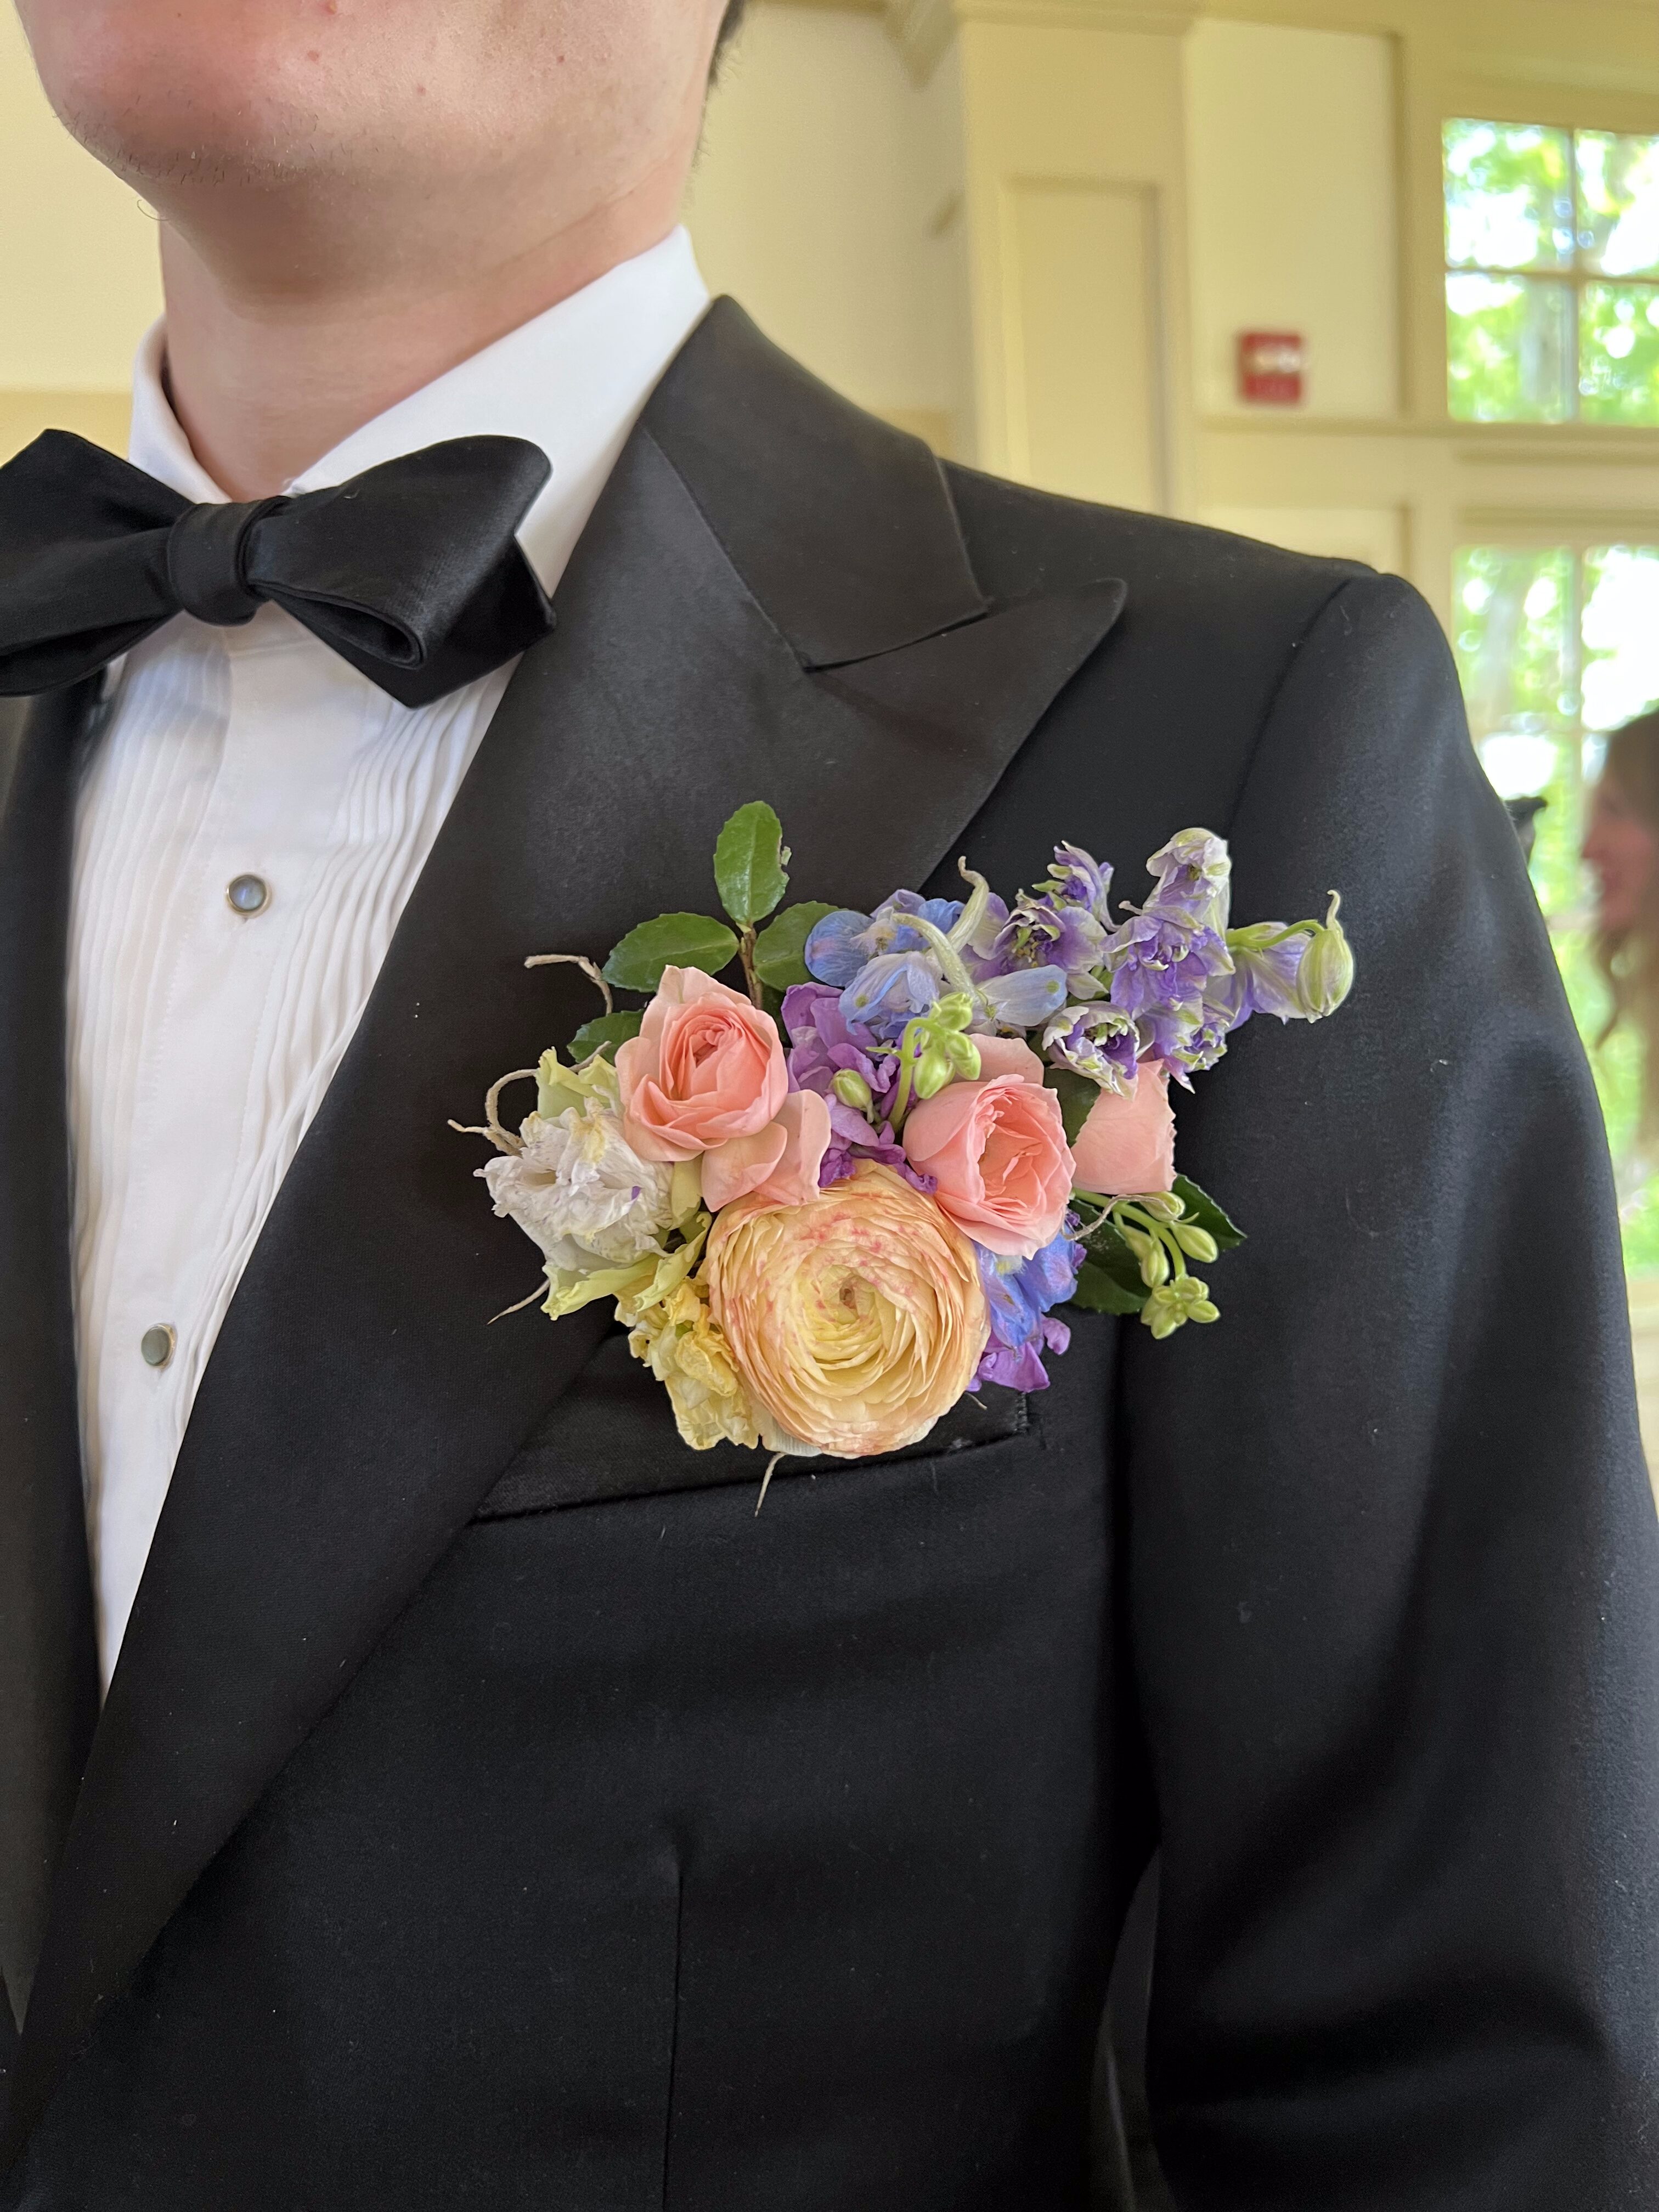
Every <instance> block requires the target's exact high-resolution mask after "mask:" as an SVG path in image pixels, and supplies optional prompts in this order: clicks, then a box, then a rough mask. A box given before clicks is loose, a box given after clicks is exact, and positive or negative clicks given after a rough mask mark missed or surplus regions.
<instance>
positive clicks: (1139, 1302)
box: [1071, 1260, 1146, 1314]
mask: <svg viewBox="0 0 1659 2212" xmlns="http://www.w3.org/2000/svg"><path fill="white" fill-rule="evenodd" d="M1071 1302H1072V1304H1073V1305H1074V1306H1081V1307H1082V1308H1083V1310H1084V1311H1085V1313H1108V1314H1138V1313H1139V1311H1140V1309H1141V1308H1142V1306H1144V1305H1145V1304H1146V1285H1145V1284H1144V1283H1143V1282H1141V1281H1139V1279H1137V1280H1136V1283H1135V1286H1134V1288H1133V1290H1130V1289H1128V1288H1127V1286H1126V1285H1123V1284H1121V1283H1120V1282H1119V1281H1118V1279H1117V1278H1116V1276H1115V1275H1109V1274H1108V1273H1107V1272H1106V1270H1105V1268H1104V1267H1097V1266H1096V1265H1095V1263H1094V1261H1092V1260H1085V1261H1084V1263H1083V1265H1082V1266H1081V1267H1079V1269H1078V1272H1077V1288H1076V1290H1074V1291H1073V1293H1072V1300H1071Z"/></svg>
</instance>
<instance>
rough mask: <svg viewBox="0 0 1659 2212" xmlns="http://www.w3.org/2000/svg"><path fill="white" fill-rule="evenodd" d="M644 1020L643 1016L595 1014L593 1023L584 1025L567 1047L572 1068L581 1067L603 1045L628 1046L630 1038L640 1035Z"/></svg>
mask: <svg viewBox="0 0 1659 2212" xmlns="http://www.w3.org/2000/svg"><path fill="white" fill-rule="evenodd" d="M644 1019H645V1016H644V1015H643V1014H595V1015H594V1017H593V1018H592V1021H591V1022H584V1023H583V1024H582V1025H581V1027H580V1029H579V1030H577V1032H576V1034H575V1036H573V1037H572V1038H571V1040H570V1042H569V1044H568V1046H567V1047H566V1050H567V1052H568V1054H569V1056H570V1064H571V1066H573V1067H580V1066H581V1064H582V1062H583V1060H586V1058H587V1057H588V1055H589V1054H590V1053H595V1052H597V1051H598V1050H599V1047H600V1046H601V1045H606V1044H608V1045H611V1046H613V1047H614V1046H616V1045H619V1044H626V1043H627V1042H628V1040H629V1037H636V1036H638V1035H639V1033H640V1024H641V1022H642V1021H643V1020H644ZM613 1057H614V1054H613Z"/></svg>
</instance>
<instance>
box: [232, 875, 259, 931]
mask: <svg viewBox="0 0 1659 2212" xmlns="http://www.w3.org/2000/svg"><path fill="white" fill-rule="evenodd" d="M225 897H226V899H227V900H228V902H229V904H230V910H231V912H232V913H233V914H240V915H241V916H242V918H243V920H244V921H251V920H252V917H253V916H254V915H256V914H263V913H264V910H265V908H267V907H268V906H269V905H270V884H268V883H267V882H266V881H265V879H264V877H263V876H233V877H232V878H231V879H230V881H229V882H228V884H226V885H225Z"/></svg>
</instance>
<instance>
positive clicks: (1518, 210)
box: [1445, 122, 1573, 269]
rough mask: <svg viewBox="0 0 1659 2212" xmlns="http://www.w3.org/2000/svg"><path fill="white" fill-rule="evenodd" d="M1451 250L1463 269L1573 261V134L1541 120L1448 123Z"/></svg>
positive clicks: (1453, 259) (1448, 252) (1555, 266)
mask: <svg viewBox="0 0 1659 2212" xmlns="http://www.w3.org/2000/svg"><path fill="white" fill-rule="evenodd" d="M1445 158H1446V258H1447V260H1448V261H1449V263H1450V264H1451V265H1452V266H1453V267H1454V268H1461V269H1568V268H1571V265H1572V258H1573V199H1572V139H1571V134H1570V133H1569V132H1567V131H1546V130H1544V129H1543V128H1541V126H1540V125H1535V124H1513V123H1470V122H1459V123H1449V124H1447V125H1446V128H1445Z"/></svg>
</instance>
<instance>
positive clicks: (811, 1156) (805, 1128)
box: [702, 1091, 829, 1212]
mask: <svg viewBox="0 0 1659 2212" xmlns="http://www.w3.org/2000/svg"><path fill="white" fill-rule="evenodd" d="M828 1151H829V1103H828V1102H827V1101H826V1100H824V1099H823V1098H821V1097H819V1096H818V1094H817V1091H791V1092H790V1094H789V1096H788V1097H787V1098H786V1099H785V1100H784V1102H783V1104H782V1106H781V1108H780V1109H779V1110H778V1118H777V1120H776V1121H769V1122H768V1123H767V1125H766V1127H764V1128H763V1129H762V1130H760V1131H759V1132H757V1134H756V1135H754V1136H752V1137H733V1138H732V1139H731V1141H730V1143H729V1144H724V1145H721V1146H719V1147H718V1148H717V1150H715V1151H714V1152H708V1153H705V1154H704V1156H703V1163H702V1201H703V1204H704V1205H705V1206H708V1208H709V1209H710V1211H711V1212H719V1211H720V1207H721V1206H730V1205H731V1203H732V1200H733V1199H738V1198H747V1197H748V1196H749V1194H750V1192H751V1191H752V1192H753V1193H754V1194H755V1196H756V1197H757V1199H761V1200H764V1201H765V1202H766V1203H767V1204H768V1205H769V1206H805V1204H806V1201H807V1200H808V1199H811V1198H816V1197H817V1194H818V1170H819V1168H820V1167H821V1166H822V1165H823V1156H824V1154H825V1153H826V1152H828Z"/></svg>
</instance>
